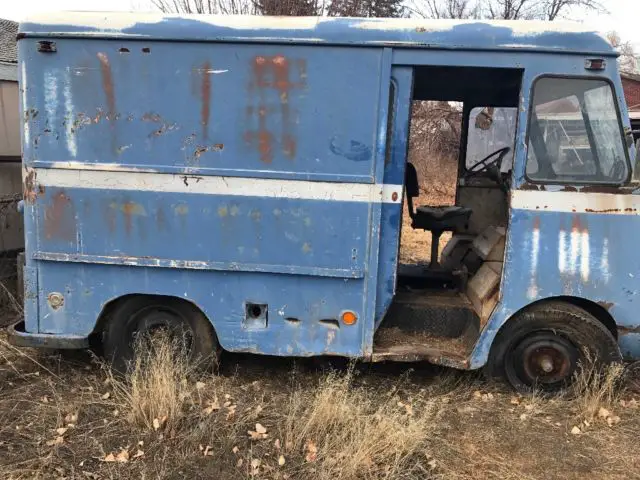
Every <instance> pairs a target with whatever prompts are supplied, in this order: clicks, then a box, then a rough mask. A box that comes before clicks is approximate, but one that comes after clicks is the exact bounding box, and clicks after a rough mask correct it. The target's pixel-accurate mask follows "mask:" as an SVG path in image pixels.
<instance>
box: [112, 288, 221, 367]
mask: <svg viewBox="0 0 640 480" xmlns="http://www.w3.org/2000/svg"><path fill="white" fill-rule="evenodd" d="M158 332H164V333H166V334H168V337H169V338H170V339H171V341H172V342H180V345H181V346H182V347H183V348H184V351H185V353H186V354H187V355H188V359H189V362H190V363H193V364H197V365H198V366H202V367H211V366H215V365H217V362H218V359H219V355H220V346H219V343H218V339H217V337H216V334H215V332H214V330H213V327H212V326H211V323H210V322H209V320H208V319H207V318H206V317H205V316H204V315H203V314H202V312H201V311H200V310H199V309H198V308H196V307H195V306H194V305H192V304H190V303H188V302H185V301H181V300H177V299H174V298H171V297H154V296H137V297H131V298H128V299H125V300H122V301H121V303H120V304H119V305H117V306H116V308H115V309H114V310H113V311H112V313H111V315H110V318H109V320H108V323H107V326H106V329H105V331H104V333H103V341H102V347H103V349H104V354H105V357H106V359H107V361H109V362H110V363H111V365H112V367H113V368H114V369H115V370H117V371H119V372H121V373H124V372H126V370H127V367H128V365H129V364H131V362H132V361H134V359H135V355H136V344H137V342H138V341H139V340H141V339H143V338H146V337H151V336H153V335H154V334H156V333H158Z"/></svg>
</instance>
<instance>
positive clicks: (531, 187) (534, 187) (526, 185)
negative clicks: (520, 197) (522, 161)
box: [520, 183, 540, 191]
mask: <svg viewBox="0 0 640 480" xmlns="http://www.w3.org/2000/svg"><path fill="white" fill-rule="evenodd" d="M520 190H536V191H537V190H540V187H538V185H535V184H533V183H523V184H522V185H520Z"/></svg>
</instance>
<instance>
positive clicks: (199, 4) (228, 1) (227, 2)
mask: <svg viewBox="0 0 640 480" xmlns="http://www.w3.org/2000/svg"><path fill="white" fill-rule="evenodd" d="M151 3H152V4H153V6H154V7H156V8H157V9H158V10H160V11H161V12H164V13H209V14H221V15H233V14H237V15H251V14H255V13H256V7H255V4H254V2H253V0H151Z"/></svg>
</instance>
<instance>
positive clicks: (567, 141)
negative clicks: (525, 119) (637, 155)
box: [527, 78, 628, 183]
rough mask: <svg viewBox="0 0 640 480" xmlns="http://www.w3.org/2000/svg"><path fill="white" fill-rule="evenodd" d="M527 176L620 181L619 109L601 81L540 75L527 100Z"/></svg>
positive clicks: (622, 160)
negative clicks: (530, 96)
mask: <svg viewBox="0 0 640 480" xmlns="http://www.w3.org/2000/svg"><path fill="white" fill-rule="evenodd" d="M532 110H533V111H532V113H531V122H530V125H529V146H528V157H527V176H528V177H529V178H531V179H532V180H537V181H552V182H578V183H580V182H583V183H597V182H601V183H621V182H623V181H624V180H625V179H626V178H627V175H628V165H627V161H626V154H625V150H624V142H623V137H622V132H621V130H620V122H619V118H618V112H617V110H616V107H615V100H614V97H613V92H612V90H611V86H610V85H609V84H608V83H607V82H605V81H603V80H590V79H589V80H587V79H570V78H542V79H540V80H538V81H537V82H536V83H535V86H534V91H533V99H532Z"/></svg>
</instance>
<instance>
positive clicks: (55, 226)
mask: <svg viewBox="0 0 640 480" xmlns="http://www.w3.org/2000/svg"><path fill="white" fill-rule="evenodd" d="M75 217H76V215H75V209H74V207H73V204H72V203H71V199H70V198H69V197H68V196H67V195H66V194H65V192H64V190H60V191H59V192H58V193H56V194H55V195H53V196H52V197H51V203H50V204H49V205H48V206H47V207H46V209H45V212H44V234H45V237H46V238H48V239H51V238H57V239H62V240H76V235H77V230H76V228H77V227H76V218H75Z"/></svg>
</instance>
